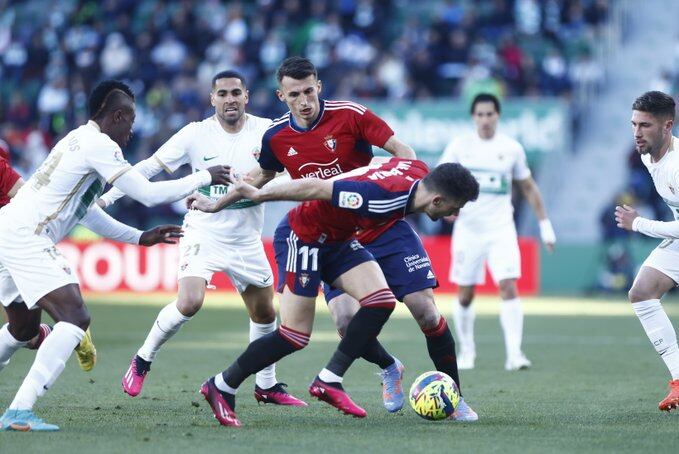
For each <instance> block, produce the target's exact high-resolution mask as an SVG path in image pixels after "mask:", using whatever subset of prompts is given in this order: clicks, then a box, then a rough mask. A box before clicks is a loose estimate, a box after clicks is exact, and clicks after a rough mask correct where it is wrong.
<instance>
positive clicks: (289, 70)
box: [276, 56, 318, 83]
mask: <svg viewBox="0 0 679 454" xmlns="http://www.w3.org/2000/svg"><path fill="white" fill-rule="evenodd" d="M312 75H313V76H315V77H318V72H317V71H316V67H315V66H314V64H313V63H311V60H309V59H308V58H304V57H299V56H295V57H288V58H286V59H285V60H283V63H281V65H280V66H279V67H278V70H277V71H276V78H277V79H278V83H280V82H281V81H282V80H283V78H284V77H286V76H287V77H292V78H293V79H295V80H302V79H306V78H307V77H309V76H312Z"/></svg>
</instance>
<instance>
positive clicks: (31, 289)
mask: <svg viewBox="0 0 679 454" xmlns="http://www.w3.org/2000/svg"><path fill="white" fill-rule="evenodd" d="M0 265H2V266H1V267H0V303H2V305H3V306H9V305H10V304H11V303H12V302H14V301H16V300H17V298H18V297H19V296H20V297H21V298H22V299H23V301H24V302H25V303H26V306H28V308H29V309H32V308H33V306H35V304H36V303H37V302H38V300H39V299H40V298H42V297H43V296H45V295H47V294H48V293H50V292H51V291H53V290H56V289H58V288H61V287H63V286H65V285H68V284H78V283H79V282H78V277H77V276H76V274H75V270H74V269H73V268H71V266H70V265H69V263H68V261H67V260H66V258H65V257H64V256H63V255H61V253H60V252H59V250H58V249H57V248H56V246H55V245H54V243H52V240H50V239H49V238H47V237H44V236H40V235H36V234H34V233H33V232H32V231H31V229H30V228H28V227H14V226H2V227H0Z"/></svg>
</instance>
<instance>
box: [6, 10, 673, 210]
mask: <svg viewBox="0 0 679 454" xmlns="http://www.w3.org/2000/svg"><path fill="white" fill-rule="evenodd" d="M608 17H609V2H608V1H607V0H564V1H561V0H431V1H424V2H418V1H415V0H379V1H378V0H342V1H337V2H333V1H330V0H314V1H311V0H251V1H233V2H231V1H229V2H226V1H222V0H203V1H202V2H190V1H187V0H168V1H163V2H161V1H158V0H135V1H133V0H106V1H103V2H90V1H84V0H62V1H60V2H49V1H47V0H26V1H22V2H13V1H9V0H0V77H1V78H2V84H1V85H0V130H2V131H3V134H10V135H11V137H8V136H7V135H4V138H5V139H7V141H8V142H10V145H11V147H12V149H13V150H22V151H23V149H24V148H26V147H27V142H26V141H27V138H28V137H29V136H30V133H31V131H33V130H34V129H35V128H36V127H39V128H40V130H41V131H42V132H43V133H44V134H46V137H45V140H44V141H43V142H44V143H48V144H51V143H54V141H56V140H58V139H59V138H60V137H61V136H62V135H63V134H64V133H65V132H66V131H68V130H70V129H72V128H73V127H74V126H76V125H77V124H81V123H82V122H84V121H85V120H86V118H87V108H86V100H87V95H88V94H89V92H90V90H91V89H92V88H93V86H94V84H96V83H97V82H98V81H99V80H102V79H104V78H123V79H125V80H126V81H127V82H129V83H130V84H131V85H132V86H133V88H134V90H135V92H136V95H137V109H138V112H137V122H136V126H135V136H134V140H133V141H132V143H131V144H130V145H129V146H128V148H127V150H125V152H126V156H127V157H128V159H129V160H130V161H132V162H136V161H138V160H140V159H142V158H145V157H146V156H148V155H149V154H151V153H152V152H153V151H155V150H154V147H155V146H157V145H158V144H159V143H162V142H164V141H165V140H166V139H167V138H168V136H169V135H171V134H172V133H174V132H175V129H176V128H178V127H180V126H182V125H184V124H186V123H187V122H189V121H192V120H195V119H199V118H202V117H203V116H204V115H206V114H207V113H208V112H207V111H206V109H205V99H206V96H207V94H208V87H209V84H210V80H211V78H212V76H213V75H214V74H215V73H217V72H218V71H220V70H223V69H228V68H231V69H237V70H239V71H241V72H243V73H244V75H245V76H246V78H247V80H248V88H249V90H250V96H251V98H250V105H249V110H250V111H251V112H252V113H254V114H257V115H263V116H269V117H275V116H277V115H279V114H281V113H282V112H281V111H282V110H283V109H284V106H283V105H281V103H280V102H278V100H277V99H276V96H275V94H274V89H275V84H276V82H275V75H274V73H275V70H276V68H277V66H278V64H279V63H280V62H281V61H282V60H283V59H284V58H285V57H286V56H288V55H291V54H303V55H306V56H308V57H309V58H310V59H311V60H312V61H313V62H314V63H315V64H316V65H317V66H318V68H319V70H320V78H321V79H322V80H323V81H324V82H326V84H325V85H324V96H327V97H335V96H337V97H341V98H345V97H346V98H351V99H356V98H362V97H364V98H386V99H395V100H412V99H427V98H431V97H450V96H464V97H471V96H473V95H474V94H475V93H476V92H478V91H479V90H483V91H490V92H494V93H503V94H506V95H509V96H535V95H540V96H563V97H566V98H569V99H570V98H571V95H572V93H571V91H576V92H577V93H590V92H591V91H595V90H597V89H598V87H600V86H601V84H602V83H603V77H604V74H603V70H602V67H601V65H600V62H598V61H597V60H596V58H594V56H595V55H598V54H597V53H596V48H597V44H598V43H597V36H599V35H600V34H601V31H602V30H603V28H604V27H605V26H606V24H607V22H608ZM676 49H679V44H678V45H677V47H676ZM676 55H677V56H679V51H676ZM675 60H677V61H679V57H677V58H675ZM668 71H669V72H668V75H669V76H670V77H671V79H672V83H673V84H676V74H677V71H676V68H675V67H672V68H669V70H668ZM663 81H665V82H666V81H667V79H663ZM28 148H30V149H37V148H36V147H35V144H32V145H31V146H30V147H28ZM38 148H39V147H38ZM39 155H40V153H37V152H36V154H35V156H39ZM32 159H33V158H31V159H28V160H27V161H26V162H25V163H22V164H21V165H22V166H24V167H25V169H24V170H25V171H30V170H31V167H32V166H33V164H32ZM128 211H129V210H128ZM158 213H159V214H158V216H161V215H162V213H160V212H158Z"/></svg>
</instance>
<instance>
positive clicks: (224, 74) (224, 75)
mask: <svg viewBox="0 0 679 454" xmlns="http://www.w3.org/2000/svg"><path fill="white" fill-rule="evenodd" d="M219 79H238V80H240V83H242V84H243V87H244V88H246V87H247V86H248V84H247V83H246V82H245V77H244V76H243V75H242V74H241V73H239V72H238V71H234V70H232V69H227V70H226V71H221V72H218V73H217V74H215V76H214V77H213V78H212V88H215V84H216V83H217V81H218V80H219Z"/></svg>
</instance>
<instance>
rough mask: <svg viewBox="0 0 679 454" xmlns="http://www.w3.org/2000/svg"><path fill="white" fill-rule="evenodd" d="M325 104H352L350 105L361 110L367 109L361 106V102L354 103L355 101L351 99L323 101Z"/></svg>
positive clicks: (333, 105)
mask: <svg viewBox="0 0 679 454" xmlns="http://www.w3.org/2000/svg"><path fill="white" fill-rule="evenodd" d="M325 105H326V106H331V107H337V106H352V107H355V108H357V109H358V110H362V111H366V110H368V108H367V107H365V106H363V105H361V104H358V103H355V102H351V101H326V102H325Z"/></svg>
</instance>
